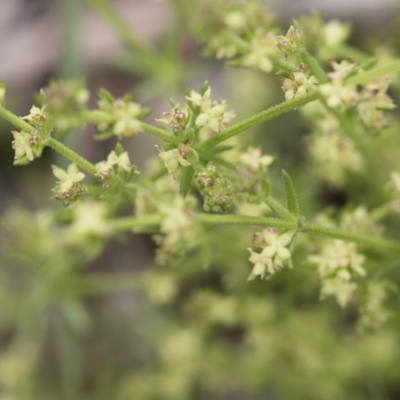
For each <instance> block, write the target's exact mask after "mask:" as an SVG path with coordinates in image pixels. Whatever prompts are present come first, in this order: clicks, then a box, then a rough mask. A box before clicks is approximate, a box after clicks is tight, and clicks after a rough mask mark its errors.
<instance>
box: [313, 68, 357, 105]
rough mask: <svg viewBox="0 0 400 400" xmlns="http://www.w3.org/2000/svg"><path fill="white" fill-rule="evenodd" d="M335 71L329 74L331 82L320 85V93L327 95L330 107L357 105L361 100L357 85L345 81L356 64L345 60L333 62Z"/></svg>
mask: <svg viewBox="0 0 400 400" xmlns="http://www.w3.org/2000/svg"><path fill="white" fill-rule="evenodd" d="M332 68H333V72H330V73H329V74H328V76H329V82H327V83H323V84H321V85H320V86H319V90H320V93H321V94H322V95H323V96H324V97H325V99H326V103H327V104H328V106H329V107H332V108H337V109H340V110H344V109H346V108H350V107H355V106H356V105H357V104H358V101H359V94H358V91H357V86H356V85H355V84H354V83H348V82H345V78H346V77H347V75H348V74H349V73H350V72H351V71H352V70H354V68H355V64H353V63H351V62H349V61H347V60H344V61H341V62H340V63H337V62H333V63H332Z"/></svg>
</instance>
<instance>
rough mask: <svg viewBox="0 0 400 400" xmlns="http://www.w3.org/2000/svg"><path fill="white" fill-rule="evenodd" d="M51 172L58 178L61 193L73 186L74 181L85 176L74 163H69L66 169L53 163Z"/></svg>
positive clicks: (76, 181) (80, 179) (78, 180)
mask: <svg viewBox="0 0 400 400" xmlns="http://www.w3.org/2000/svg"><path fill="white" fill-rule="evenodd" d="M52 168H53V174H54V176H55V177H56V178H58V179H59V181H60V182H59V184H58V187H59V188H60V190H61V192H62V193H65V192H68V190H70V189H71V188H72V186H74V184H75V183H78V182H80V181H82V180H83V179H84V178H85V174H84V173H82V172H80V171H79V168H78V166H77V165H76V164H74V163H73V164H70V165H69V166H68V168H67V170H66V171H64V170H63V169H61V168H59V167H57V166H55V165H53V166H52Z"/></svg>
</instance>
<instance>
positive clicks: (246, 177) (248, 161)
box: [235, 147, 274, 203]
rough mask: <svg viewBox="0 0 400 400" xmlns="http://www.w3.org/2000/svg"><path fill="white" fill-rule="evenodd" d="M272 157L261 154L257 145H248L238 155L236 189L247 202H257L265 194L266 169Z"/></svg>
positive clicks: (266, 185)
mask: <svg viewBox="0 0 400 400" xmlns="http://www.w3.org/2000/svg"><path fill="white" fill-rule="evenodd" d="M273 162H274V157H272V156H270V155H262V154H261V149H260V148H258V147H249V148H248V149H247V151H246V152H244V153H242V154H241V155H240V156H239V164H238V166H237V167H236V169H235V172H236V177H237V180H236V190H237V192H238V194H240V196H243V197H245V198H246V199H247V200H248V201H249V202H252V203H259V202H260V201H261V200H262V199H263V197H264V196H265V194H266V192H267V189H268V183H267V178H266V176H267V171H268V168H269V166H270V165H271V164H272V163H273Z"/></svg>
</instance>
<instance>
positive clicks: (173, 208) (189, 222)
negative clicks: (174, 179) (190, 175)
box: [154, 196, 196, 265]
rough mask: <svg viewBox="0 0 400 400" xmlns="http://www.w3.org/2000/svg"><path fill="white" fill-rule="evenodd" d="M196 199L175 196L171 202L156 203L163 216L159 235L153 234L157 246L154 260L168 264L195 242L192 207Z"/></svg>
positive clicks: (179, 256)
mask: <svg viewBox="0 0 400 400" xmlns="http://www.w3.org/2000/svg"><path fill="white" fill-rule="evenodd" d="M195 204H196V200H195V199H194V198H192V197H190V196H187V197H186V198H185V199H183V198H182V197H181V196H176V197H175V198H174V200H173V201H172V202H171V203H169V204H168V203H162V202H160V203H158V204H157V209H158V211H159V213H160V214H161V215H162V216H163V221H162V223H161V226H160V233H161V234H159V235H155V236H154V240H155V242H156V244H157V246H158V249H157V255H156V262H157V263H158V264H160V265H169V264H170V263H172V262H176V261H177V260H180V259H181V258H182V257H183V256H184V255H185V254H186V252H187V251H188V249H189V248H190V247H191V246H193V245H194V244H195V243H196V235H195V230H194V226H193V219H192V217H191V216H192V209H193V207H194V206H195Z"/></svg>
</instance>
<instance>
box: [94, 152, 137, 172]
mask: <svg viewBox="0 0 400 400" xmlns="http://www.w3.org/2000/svg"><path fill="white" fill-rule="evenodd" d="M114 166H117V167H118V168H119V169H121V170H123V171H127V172H129V171H130V170H131V168H132V165H131V163H130V160H129V155H128V153H127V152H126V151H124V152H123V153H122V154H120V155H119V156H118V155H117V154H116V153H115V151H114V150H113V151H112V152H111V153H110V154H109V155H108V157H107V160H106V161H101V162H99V163H97V164H96V167H97V173H96V175H98V176H100V177H103V179H104V178H105V177H108V175H109V174H110V171H111V170H112V169H113V167H114Z"/></svg>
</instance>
